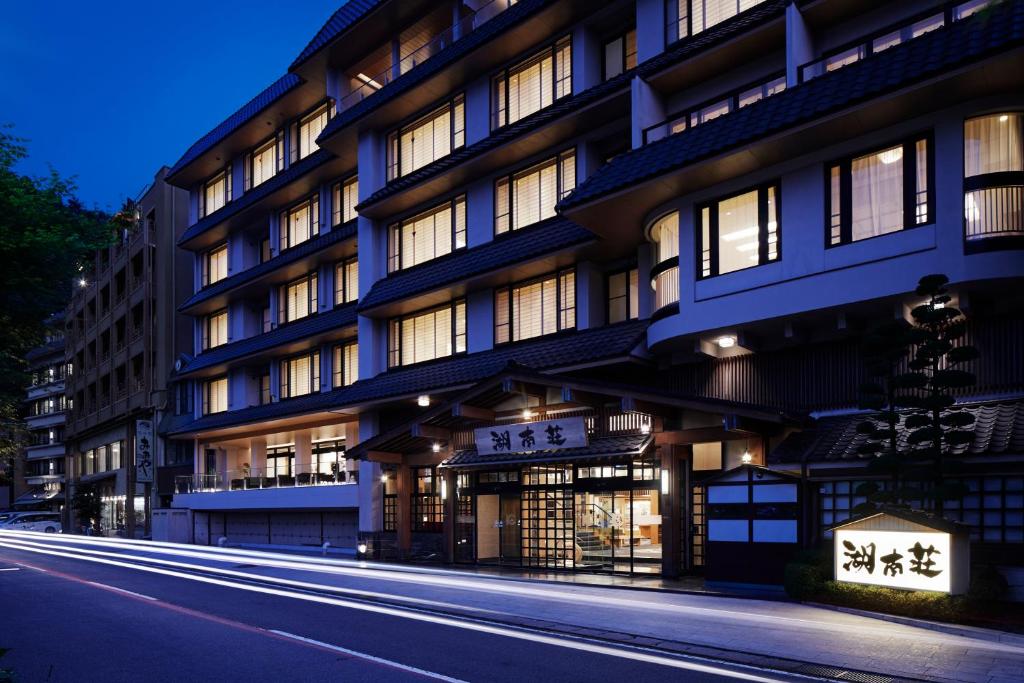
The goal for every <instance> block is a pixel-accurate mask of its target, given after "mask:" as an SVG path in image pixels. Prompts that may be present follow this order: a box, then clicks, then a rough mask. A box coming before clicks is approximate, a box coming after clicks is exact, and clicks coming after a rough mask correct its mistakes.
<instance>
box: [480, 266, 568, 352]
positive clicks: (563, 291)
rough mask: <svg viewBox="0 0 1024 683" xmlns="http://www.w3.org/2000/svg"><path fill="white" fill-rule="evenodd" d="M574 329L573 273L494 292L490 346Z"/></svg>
mask: <svg viewBox="0 0 1024 683" xmlns="http://www.w3.org/2000/svg"><path fill="white" fill-rule="evenodd" d="M574 327H576V272H575V271H573V270H565V271H562V272H561V273H559V274H558V275H552V276H550V277H546V278H543V279H541V280H534V281H532V282H526V283H522V284H518V285H513V286H511V287H502V288H500V289H497V290H495V292H494V343H495V344H505V343H507V342H510V341H520V340H522V339H530V338H532V337H539V336H541V335H545V334H554V333H555V332H559V331H561V330H568V329H572V328H574Z"/></svg>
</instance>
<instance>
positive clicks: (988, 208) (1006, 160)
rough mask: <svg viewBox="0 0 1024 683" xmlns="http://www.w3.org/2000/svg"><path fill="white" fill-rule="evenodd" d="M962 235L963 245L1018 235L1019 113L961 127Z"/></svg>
mask: <svg viewBox="0 0 1024 683" xmlns="http://www.w3.org/2000/svg"><path fill="white" fill-rule="evenodd" d="M964 230H965V237H966V239H967V241H968V242H969V243H970V242H974V243H977V242H978V241H979V240H983V239H986V238H993V237H1021V236H1024V114H1021V113H1020V112H1001V113H997V114H991V115H987V116H978V117H975V118H971V119H967V121H965V122H964Z"/></svg>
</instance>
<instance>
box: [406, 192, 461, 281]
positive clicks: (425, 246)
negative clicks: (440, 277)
mask: <svg viewBox="0 0 1024 683" xmlns="http://www.w3.org/2000/svg"><path fill="white" fill-rule="evenodd" d="M465 246H466V196H465V195H462V196H459V197H456V198H455V199H452V200H451V201H447V202H445V203H444V204H441V205H440V206H436V207H434V208H432V209H430V210H429V211H425V212H424V213H421V214H419V215H417V216H413V217H412V218H407V219H405V220H403V221H400V222H398V223H394V224H392V225H391V228H390V230H389V231H388V272H389V273H392V272H394V271H396V270H401V269H402V268H410V267H412V266H415V265H417V264H419V263H423V262H425V261H430V260H432V259H435V258H437V257H439V256H444V255H445V254H450V253H451V252H452V251H453V250H455V249H461V248H463V247H465Z"/></svg>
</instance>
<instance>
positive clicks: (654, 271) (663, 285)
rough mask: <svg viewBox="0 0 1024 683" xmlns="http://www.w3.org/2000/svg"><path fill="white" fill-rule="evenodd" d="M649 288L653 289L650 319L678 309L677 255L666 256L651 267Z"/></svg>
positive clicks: (655, 318) (669, 313)
mask: <svg viewBox="0 0 1024 683" xmlns="http://www.w3.org/2000/svg"><path fill="white" fill-rule="evenodd" d="M651 288H652V289H653V290H654V315H652V316H651V318H652V320H657V319H658V318H663V317H665V316H666V315H671V314H672V313H674V312H675V311H677V310H679V257H678V256H673V257H671V258H667V259H665V260H664V261H662V262H661V263H659V264H657V265H656V266H654V267H653V268H651Z"/></svg>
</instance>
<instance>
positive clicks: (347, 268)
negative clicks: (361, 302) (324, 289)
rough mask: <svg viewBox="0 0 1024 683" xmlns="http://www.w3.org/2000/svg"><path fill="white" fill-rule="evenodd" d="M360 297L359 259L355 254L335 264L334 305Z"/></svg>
mask: <svg viewBox="0 0 1024 683" xmlns="http://www.w3.org/2000/svg"><path fill="white" fill-rule="evenodd" d="M358 298H359V261H358V260H357V259H356V258H355V257H354V256H353V257H352V258H350V259H345V260H344V261H342V262H341V263H339V264H337V265H336V266H334V305H335V306H339V305H341V304H347V303H351V302H353V301H355V300H356V299H358Z"/></svg>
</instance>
